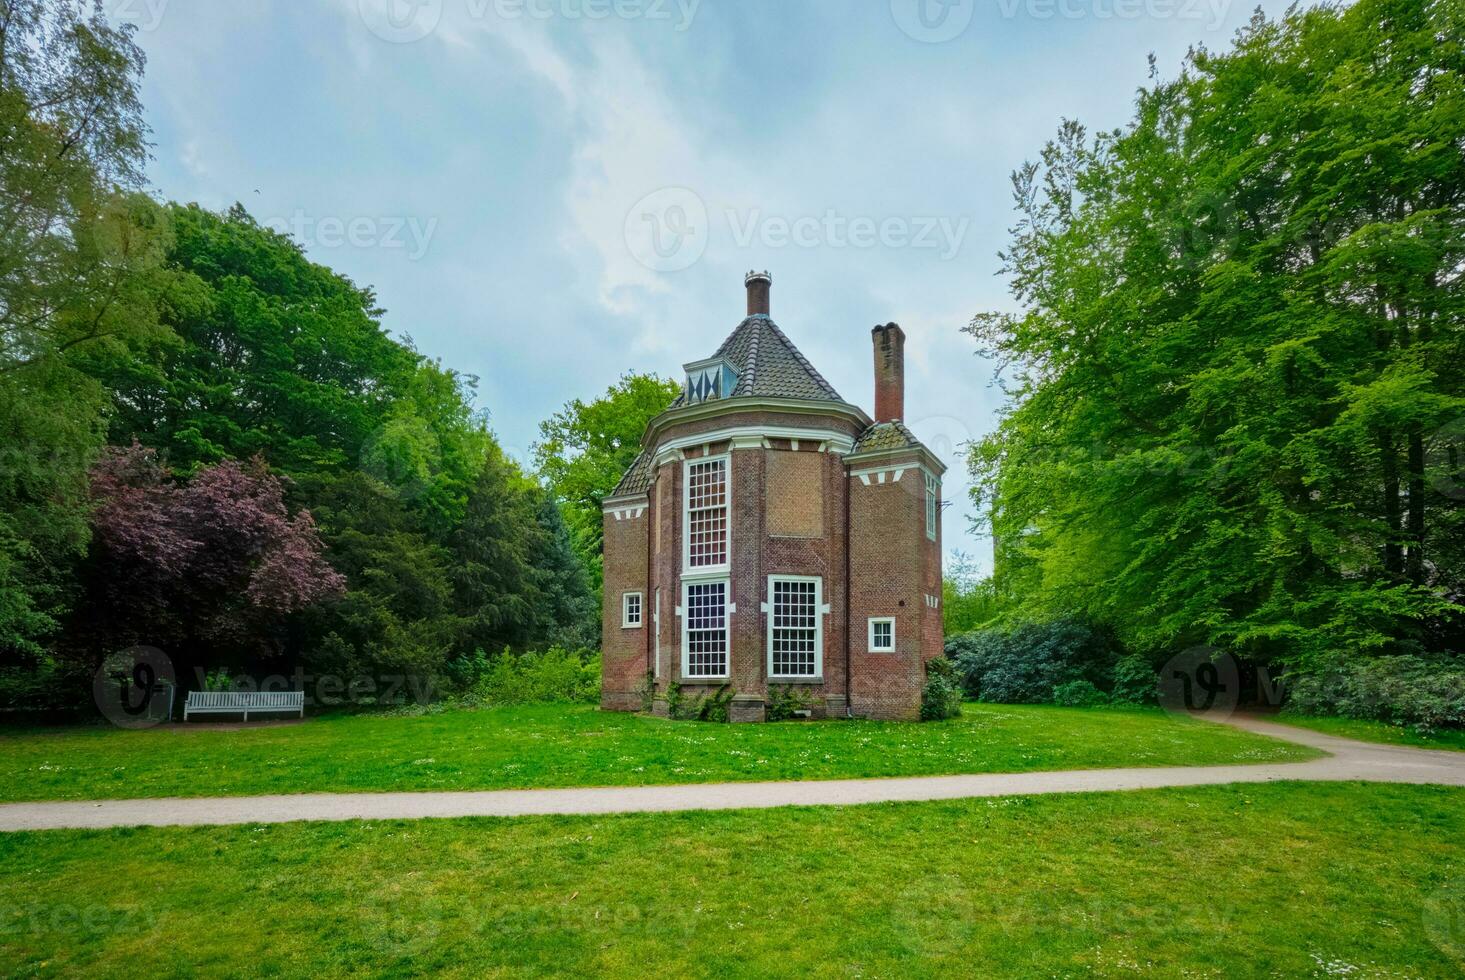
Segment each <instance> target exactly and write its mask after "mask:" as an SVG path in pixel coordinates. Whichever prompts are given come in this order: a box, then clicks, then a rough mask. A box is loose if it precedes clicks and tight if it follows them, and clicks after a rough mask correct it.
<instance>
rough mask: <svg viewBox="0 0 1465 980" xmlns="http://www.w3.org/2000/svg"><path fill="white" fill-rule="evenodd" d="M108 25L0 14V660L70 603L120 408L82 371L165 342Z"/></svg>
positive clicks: (80, 13) (149, 210) (130, 119)
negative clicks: (95, 465) (94, 491)
mask: <svg viewBox="0 0 1465 980" xmlns="http://www.w3.org/2000/svg"><path fill="white" fill-rule="evenodd" d="M99 10H100V8H97V10H94V11H92V12H91V13H88V12H87V7H86V5H82V4H74V3H43V2H40V0H0V650H3V649H9V650H13V651H14V650H18V651H22V652H24V653H26V654H27V655H30V656H34V655H36V654H38V653H39V650H40V648H39V646H38V645H37V640H38V639H39V638H41V637H42V636H43V635H44V634H46V633H48V632H50V631H51V630H53V629H54V628H55V626H56V624H57V617H58V616H59V614H60V613H61V611H62V610H63V609H64V607H65V605H66V602H67V599H68V596H69V595H70V594H71V592H72V589H71V583H70V579H71V573H72V571H73V570H74V569H73V565H74V562H75V561H76V559H77V558H79V557H80V555H81V553H82V551H83V549H84V548H85V545H86V541H87V538H88V530H87V525H86V513H87V471H88V468H89V467H90V466H91V464H92V462H93V460H95V459H96V458H97V455H98V453H99V452H100V450H101V448H102V445H103V433H104V431H105V427H106V426H105V413H106V411H107V409H108V407H109V404H110V400H109V397H108V393H107V392H106V390H105V389H104V387H103V386H102V385H100V384H98V383H97V382H96V381H95V380H94V379H93V378H91V377H90V376H89V375H88V374H87V373H86V372H85V371H83V370H81V369H80V368H79V366H78V362H79V360H80V359H81V358H83V357H86V358H90V359H92V360H94V361H95V360H99V359H103V358H114V359H115V358H125V357H128V356H130V355H129V352H130V350H131V349H132V347H133V346H134V345H136V344H138V343H140V342H143V341H145V340H149V339H151V338H155V337H156V336H157V335H158V334H159V332H160V328H159V325H158V315H157V309H156V301H157V296H158V293H159V291H160V290H161V289H162V288H163V285H164V281H165V277H164V276H163V274H162V273H161V271H160V265H161V260H162V255H163V253H164V251H165V249H166V247H167V243H168V240H169V239H168V228H167V222H166V219H165V216H164V215H163V214H162V212H161V211H160V209H159V208H158V207H157V206H156V205H154V204H153V203H152V202H151V201H150V200H149V199H148V198H146V197H145V196H143V195H141V194H138V193H136V189H137V188H138V187H139V186H141V183H142V167H143V164H144V162H145V159H146V150H147V142H146V136H147V131H146V128H145V126H144V125H143V122H142V110H141V106H140V104H139V102H138V98H137V88H138V84H139V80H140V77H141V73H142V68H143V56H142V52H141V51H140V50H139V49H138V48H137V46H136V45H135V44H134V43H133V41H132V37H131V33H130V30H126V29H121V30H119V29H114V28H111V27H109V26H108V25H107V22H106V19H105V18H104V17H103V16H102V15H101V13H100V12H99Z"/></svg>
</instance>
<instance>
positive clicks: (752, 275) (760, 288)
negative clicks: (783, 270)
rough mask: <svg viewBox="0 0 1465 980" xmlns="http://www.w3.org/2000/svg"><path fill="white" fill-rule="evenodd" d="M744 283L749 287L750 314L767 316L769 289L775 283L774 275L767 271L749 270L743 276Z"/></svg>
mask: <svg viewBox="0 0 1465 980" xmlns="http://www.w3.org/2000/svg"><path fill="white" fill-rule="evenodd" d="M743 285H744V286H747V287H748V316H759V315H762V316H767V315H768V290H769V288H770V287H772V285H773V277H772V276H770V275H769V274H768V273H767V272H753V271H751V270H749V272H748V274H747V275H746V276H744V277H743Z"/></svg>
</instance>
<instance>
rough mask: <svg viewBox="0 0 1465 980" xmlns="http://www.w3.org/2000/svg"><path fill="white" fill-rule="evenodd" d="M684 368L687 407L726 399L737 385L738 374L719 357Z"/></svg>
mask: <svg viewBox="0 0 1465 980" xmlns="http://www.w3.org/2000/svg"><path fill="white" fill-rule="evenodd" d="M684 367H685V368H686V371H687V387H686V390H685V392H684V394H685V397H686V402H687V404H688V405H695V404H697V403H698V402H705V401H712V400H713V399H717V398H727V397H729V396H731V395H732V393H733V389H734V388H736V387H737V385H738V373H737V372H736V371H734V370H733V368H732V365H731V364H729V363H728V362H727V361H725V360H723V359H722V358H720V357H714V358H712V359H711V360H708V361H693V362H692V363H691V364H687V365H684Z"/></svg>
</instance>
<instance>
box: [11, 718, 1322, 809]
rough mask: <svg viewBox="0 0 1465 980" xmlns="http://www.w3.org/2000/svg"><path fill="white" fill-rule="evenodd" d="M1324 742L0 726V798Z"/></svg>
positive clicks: (516, 779)
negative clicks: (5, 729)
mask: <svg viewBox="0 0 1465 980" xmlns="http://www.w3.org/2000/svg"><path fill="white" fill-rule="evenodd" d="M1317 755H1318V753H1316V752H1314V751H1312V750H1310V749H1306V748H1302V747H1300V746H1295V745H1290V744H1288V743H1285V742H1281V741H1276V740H1273V739H1269V738H1263V737H1261V736H1257V735H1252V734H1249V733H1246V732H1242V731H1238V730H1236V729H1231V728H1225V727H1221V726H1217V725H1212V724H1208V723H1205V722H1200V721H1194V720H1191V719H1188V718H1174V717H1171V716H1169V715H1166V714H1164V713H1162V712H1160V711H1153V710H1114V709H1074V708H1054V707H1046V706H1043V707H1038V706H999V705H978V704H968V705H967V706H966V707H965V709H964V713H963V717H962V718H960V719H958V720H953V721H951V722H942V723H933V724H924V725H917V724H901V723H880V722H845V721H837V722H836V721H830V722H817V723H810V722H787V723H779V724H767V725H714V724H706V723H696V722H669V721H662V720H659V719H655V718H649V717H643V716H637V715H628V714H617V713H611V712H601V711H598V710H596V709H595V708H592V707H588V706H570V705H529V706H520V707H504V708H494V709H489V710H482V711H452V712H443V713H440V714H429V715H420V716H363V715H356V716H338V717H327V718H321V719H317V720H313V721H309V722H307V723H305V724H302V725H287V726H277V727H266V728H252V729H242V730H237V729H236V730H226V729H218V728H210V727H208V726H207V725H195V726H192V727H171V728H155V729H146V730H141V731H127V730H123V729H117V728H108V727H102V726H95V727H87V728H80V729H78V728H70V729H63V730H50V731H47V730H28V731H24V732H14V733H11V734H7V735H4V736H0V800H5V801H17V800H47V799H110V798H118V797H159V796H222V795H241V794H259V793H304V792H361V791H385V790H458V789H505V788H526V787H549V786H594V785H600V786H606V785H646V784H666V783H695V782H717V781H730V780H773V779H834V778H842V777H858V776H905V775H928V774H949V773H976V772H1027V771H1033V770H1043V769H1090V768H1103V767H1115V766H1175V765H1215V764H1224V763H1238V762H1243V763H1244V762H1276V761H1286V760H1298V759H1308V758H1314V757H1316V756H1317Z"/></svg>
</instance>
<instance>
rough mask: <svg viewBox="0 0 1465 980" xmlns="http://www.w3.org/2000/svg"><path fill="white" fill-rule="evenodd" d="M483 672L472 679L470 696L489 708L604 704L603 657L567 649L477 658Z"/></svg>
mask: <svg viewBox="0 0 1465 980" xmlns="http://www.w3.org/2000/svg"><path fill="white" fill-rule="evenodd" d="M475 659H476V661H477V664H476V667H477V668H478V669H479V670H480V671H481V672H479V673H478V674H477V676H476V677H473V678H472V679H471V687H470V688H469V694H470V695H471V696H473V697H475V698H477V699H479V700H482V701H484V702H486V703H488V704H539V703H548V702H573V703H578V704H598V703H599V702H600V654H599V653H596V652H593V651H589V650H578V651H570V650H566V649H564V648H563V647H550V648H549V649H548V650H541V651H532V652H525V653H515V652H513V651H511V650H505V651H504V652H503V653H500V654H499V655H497V656H495V657H489V658H485V657H483V656H482V654H481V652H480V653H478V654H476V656H475Z"/></svg>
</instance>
